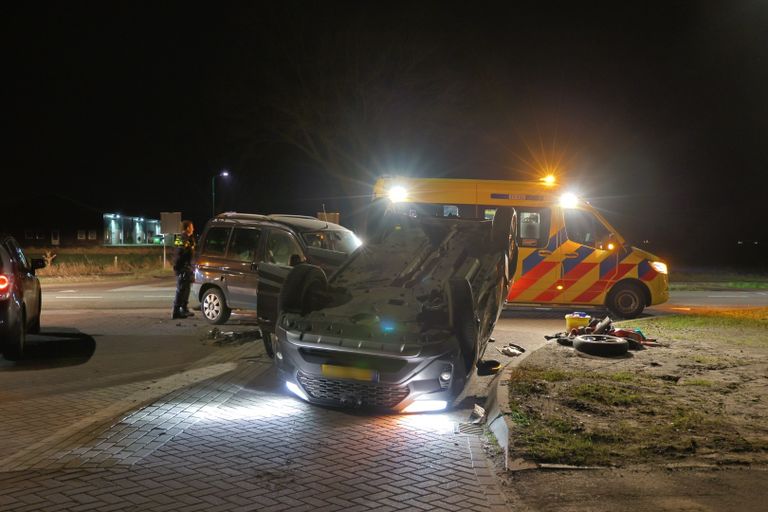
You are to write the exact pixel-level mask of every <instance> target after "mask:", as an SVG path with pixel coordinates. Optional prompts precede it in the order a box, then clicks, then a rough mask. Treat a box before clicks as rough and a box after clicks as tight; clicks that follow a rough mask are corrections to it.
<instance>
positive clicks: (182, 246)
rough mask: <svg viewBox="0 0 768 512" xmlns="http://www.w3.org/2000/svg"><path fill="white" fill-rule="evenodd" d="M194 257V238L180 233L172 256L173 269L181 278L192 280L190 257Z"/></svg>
mask: <svg viewBox="0 0 768 512" xmlns="http://www.w3.org/2000/svg"><path fill="white" fill-rule="evenodd" d="M194 257H195V238H194V236H189V235H186V234H182V235H181V240H180V242H179V243H178V245H176V252H175V254H174V258H173V271H174V272H175V273H176V275H177V276H179V277H181V278H182V279H187V280H190V281H191V280H192V278H193V268H192V259H193V258H194Z"/></svg>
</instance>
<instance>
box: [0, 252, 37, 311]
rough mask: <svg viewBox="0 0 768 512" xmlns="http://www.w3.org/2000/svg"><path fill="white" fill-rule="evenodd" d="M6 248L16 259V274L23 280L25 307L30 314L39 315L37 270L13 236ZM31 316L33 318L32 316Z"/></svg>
mask: <svg viewBox="0 0 768 512" xmlns="http://www.w3.org/2000/svg"><path fill="white" fill-rule="evenodd" d="M6 248H7V250H8V251H9V252H10V253H11V256H12V258H13V259H14V261H15V266H16V272H15V274H16V276H17V277H18V278H19V279H20V280H21V288H22V293H23V294H24V307H25V309H26V311H27V314H28V315H37V314H38V312H39V311H40V290H39V286H38V279H37V277H35V271H34V269H33V268H32V264H31V262H30V261H29V259H28V258H27V256H26V254H24V251H23V250H22V249H21V247H20V246H19V245H18V244H17V243H16V241H15V240H14V239H12V238H9V239H8V240H7V242H6ZM30 318H32V317H31V316H30Z"/></svg>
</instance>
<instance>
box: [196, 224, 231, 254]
mask: <svg viewBox="0 0 768 512" xmlns="http://www.w3.org/2000/svg"><path fill="white" fill-rule="evenodd" d="M229 231H230V228H211V229H209V230H208V233H207V234H206V235H205V241H204V242H203V249H202V251H200V252H201V254H205V255H206V256H224V254H225V253H226V252H227V239H228V238H229Z"/></svg>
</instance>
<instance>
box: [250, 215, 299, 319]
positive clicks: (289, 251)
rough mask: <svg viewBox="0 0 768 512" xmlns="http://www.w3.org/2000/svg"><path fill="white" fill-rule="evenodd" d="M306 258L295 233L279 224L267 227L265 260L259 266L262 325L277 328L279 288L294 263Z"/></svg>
mask: <svg viewBox="0 0 768 512" xmlns="http://www.w3.org/2000/svg"><path fill="white" fill-rule="evenodd" d="M305 260H306V256H305V254H304V251H303V250H302V248H301V245H300V244H299V241H298V240H297V239H296V237H295V236H294V234H293V233H291V232H289V231H286V230H283V229H278V228H271V229H269V230H268V234H267V242H266V245H265V250H264V262H263V263H262V264H260V265H259V269H258V274H259V294H258V299H257V301H258V305H257V308H256V312H257V314H258V318H259V327H260V328H261V329H263V330H265V331H267V332H273V331H274V325H275V322H276V321H277V315H278V313H279V311H278V310H279V308H278V300H279V298H280V290H281V289H282V287H283V283H284V282H285V278H286V276H287V275H288V273H289V272H290V271H291V266H292V264H295V263H297V262H301V261H305Z"/></svg>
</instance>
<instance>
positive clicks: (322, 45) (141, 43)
mask: <svg viewBox="0 0 768 512" xmlns="http://www.w3.org/2000/svg"><path fill="white" fill-rule="evenodd" d="M507 4H510V5H506V6H505V7H504V8H499V7H498V6H497V4H496V3H482V2H455V3H452V2H409V3H402V4H398V3H391V2H386V3H384V2H379V3H375V4H374V3H368V2H330V1H327V2H274V3H267V2H208V3H195V2H192V3H189V2H184V3H182V2H176V3H174V2H154V3H149V2H147V3H143V2H116V3H114V4H113V3H111V2H93V3H87V2H57V3H50V4H46V3H40V2H35V3H27V5H24V6H16V5H13V6H5V7H3V13H2V20H3V30H2V32H3V36H2V37H3V48H4V52H3V53H4V59H3V61H4V66H3V68H4V73H3V75H4V79H3V90H4V91H5V101H4V109H3V110H4V115H3V118H4V119H5V120H6V123H5V124H6V130H5V136H4V137H3V139H4V141H5V144H4V145H3V146H4V148H5V149H4V150H3V152H2V157H1V158H2V175H3V180H2V186H3V188H4V190H5V193H4V196H5V198H6V200H7V201H8V200H10V201H13V200H21V199H26V198H28V197H30V196H31V195H37V194H40V195H44V194H49V193H56V194H60V195H64V196H67V197H70V198H73V199H76V200H78V201H81V202H84V203H87V204H92V205H94V206H97V207H99V208H103V209H105V210H108V211H122V212H123V213H125V214H127V215H145V216H150V217H156V218H158V217H159V212H160V211H181V212H182V214H183V215H184V217H188V218H192V219H193V220H195V221H196V223H199V224H202V223H203V222H204V221H205V220H206V219H207V218H208V217H209V216H210V212H211V178H212V177H213V176H214V175H215V174H217V173H218V172H219V171H220V170H222V169H228V170H229V171H230V172H231V174H232V176H231V177H229V178H226V179H225V178H219V179H217V181H216V199H217V201H216V202H217V210H219V211H221V210H240V211H250V212H258V213H277V212H280V213H303V214H314V213H315V212H317V211H320V210H321V209H322V207H323V205H325V208H326V209H327V210H328V211H341V212H342V224H347V225H350V227H355V226H354V223H355V219H356V217H355V213H356V211H357V210H358V209H359V208H360V206H361V204H363V202H364V201H366V199H367V195H368V194H370V187H371V184H372V183H373V181H374V179H375V178H376V176H378V175H381V174H386V173H390V174H404V175H413V176H423V177H457V178H473V177H477V178H495V179H531V178H535V177H538V176H539V175H540V174H541V173H542V172H543V171H544V169H545V168H551V169H555V170H556V172H557V174H558V175H559V176H560V179H561V181H563V182H565V183H567V184H568V185H569V186H572V187H573V188H574V189H576V190H578V191H579V192H580V193H581V194H582V195H583V196H585V197H586V198H588V199H589V200H590V201H591V202H592V204H593V205H595V206H596V207H598V208H599V209H601V210H602V211H603V212H604V214H605V215H606V217H608V219H609V220H610V221H611V222H612V223H613V224H614V225H615V226H616V227H617V228H618V229H619V230H620V231H621V232H622V234H624V235H625V237H627V238H628V239H630V241H634V242H639V241H641V240H646V239H647V240H650V242H651V243H650V245H649V247H651V248H652V250H653V251H654V252H656V253H657V254H659V255H661V256H663V257H667V258H669V259H670V260H671V261H672V262H673V263H674V264H677V265H683V264H696V263H701V262H706V263H712V262H715V263H716V262H724V263H739V262H741V263H744V262H750V263H751V264H753V265H754V264H755V263H757V264H759V265H762V267H763V268H766V266H767V265H766V264H765V263H762V261H763V260H762V257H763V256H765V255H766V250H765V247H768V228H766V221H768V215H766V213H765V212H766V206H765V202H766V200H765V197H766V194H767V191H768V139H767V137H766V136H767V135H768V6H766V4H765V3H764V2H759V1H733V2H637V3H635V4H634V5H632V4H628V3H621V2H619V3H616V2H613V3H582V2H578V3H576V2H574V3H573V4H574V5H573V6H572V7H570V9H563V8H562V7H559V6H556V4H554V3H541V2H539V3H538V4H541V5H546V6H548V7H547V8H544V7H540V6H539V7H535V6H536V4H537V3H531V4H529V5H527V6H512V5H511V4H513V3H512V2H508V3H507ZM584 4H586V5H584ZM87 175H95V176H96V179H91V178H88V177H86V176H87ZM9 198H10V199H9ZM27 204H28V203H27ZM37 207H38V208H41V209H44V208H45V205H44V204H37ZM52 214H56V215H59V212H52ZM345 220H346V221H347V222H345ZM738 241H742V242H744V243H743V244H741V245H739V244H738ZM754 242H759V243H760V244H761V245H759V246H757V247H759V248H760V249H758V248H756V246H755V245H754ZM745 254H746V255H747V256H744V255H745ZM758 255H760V256H759V257H758Z"/></svg>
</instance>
